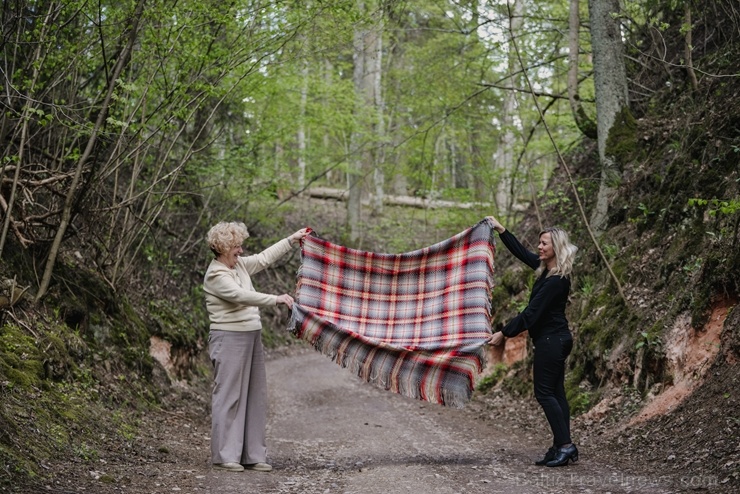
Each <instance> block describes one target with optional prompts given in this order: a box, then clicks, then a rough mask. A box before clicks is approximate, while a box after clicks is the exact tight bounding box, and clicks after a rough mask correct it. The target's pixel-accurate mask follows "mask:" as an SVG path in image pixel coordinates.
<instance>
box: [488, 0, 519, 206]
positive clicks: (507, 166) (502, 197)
mask: <svg viewBox="0 0 740 494" xmlns="http://www.w3.org/2000/svg"><path fill="white" fill-rule="evenodd" d="M523 11H524V0H518V1H516V2H514V9H513V12H512V15H511V18H510V19H509V26H510V30H509V32H510V33H511V36H517V35H518V33H519V31H520V30H521V27H522V13H523ZM508 54H509V55H508V56H509V62H508V71H509V74H514V73H516V71H517V57H516V52H515V50H513V49H510V50H509V51H508ZM511 82H512V83H511V86H512V87H515V86H516V84H514V81H513V80H512V81H511ZM515 111H516V93H515V92H514V91H508V92H506V94H504V102H503V108H502V109H501V135H500V137H499V140H498V147H497V148H496V153H495V155H494V166H495V168H496V171H497V172H498V173H497V175H498V185H497V186H496V196H495V201H494V202H495V204H496V211H497V213H496V214H497V215H499V216H501V217H503V219H504V220H506V218H509V217H510V213H511V206H512V204H513V203H514V198H513V197H512V195H513V194H512V192H513V183H514V177H513V169H514V144H515V139H516V136H515V135H514V113H515Z"/></svg>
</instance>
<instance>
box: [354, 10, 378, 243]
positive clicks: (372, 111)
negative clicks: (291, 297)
mask: <svg viewBox="0 0 740 494" xmlns="http://www.w3.org/2000/svg"><path fill="white" fill-rule="evenodd" d="M357 6H358V10H359V12H360V13H361V14H362V15H363V17H368V18H369V20H368V21H367V22H368V23H369V24H365V23H362V22H360V23H358V24H357V27H355V35H354V54H353V61H354V71H353V74H352V78H353V82H354V88H355V130H354V132H353V133H352V159H351V163H352V165H351V168H350V175H349V200H348V201H347V221H348V222H349V230H350V240H351V241H352V242H357V241H358V240H359V238H360V231H361V229H360V220H361V207H362V194H363V185H364V182H365V180H364V177H365V174H366V173H369V172H370V171H371V170H372V172H373V176H374V179H373V180H374V185H375V194H374V195H375V196H376V197H377V196H378V189H379V188H380V189H381V190H380V195H381V197H380V199H376V200H375V202H374V204H373V207H374V208H376V207H377V205H378V202H380V204H381V205H382V201H383V199H382V195H383V190H382V188H383V183H384V182H385V177H384V174H383V172H382V169H381V167H380V163H379V161H380V160H381V156H382V153H381V152H379V151H378V148H376V147H375V146H374V143H375V142H377V141H378V140H379V139H378V137H379V136H381V134H382V133H383V132H384V130H383V129H384V125H383V123H382V122H383V115H382V113H383V110H382V108H383V105H382V97H381V93H380V85H381V72H380V69H381V61H382V58H381V56H380V55H381V52H382V47H383V44H382V36H383V31H382V28H383V24H382V10H381V9H380V7H379V6H377V5H376V4H375V2H368V3H367V4H366V3H365V2H363V1H362V0H359V1H358V3H357ZM367 14H370V15H367Z"/></svg>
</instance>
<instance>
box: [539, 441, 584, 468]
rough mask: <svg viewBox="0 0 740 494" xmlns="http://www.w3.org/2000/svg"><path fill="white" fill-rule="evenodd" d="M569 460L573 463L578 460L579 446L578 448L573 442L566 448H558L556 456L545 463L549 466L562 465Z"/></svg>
mask: <svg viewBox="0 0 740 494" xmlns="http://www.w3.org/2000/svg"><path fill="white" fill-rule="evenodd" d="M569 461H572V462H573V463H575V462H577V461H578V448H576V445H575V444H571V445H570V446H568V447H566V448H558V452H557V453H556V454H555V458H553V459H552V460H550V461H548V462H547V463H545V465H547V466H548V467H562V466H565V465H567V464H568V462H569Z"/></svg>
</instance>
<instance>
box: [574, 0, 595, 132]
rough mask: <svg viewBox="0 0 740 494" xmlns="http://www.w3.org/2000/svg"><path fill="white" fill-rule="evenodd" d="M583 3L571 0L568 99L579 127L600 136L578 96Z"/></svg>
mask: <svg viewBox="0 0 740 494" xmlns="http://www.w3.org/2000/svg"><path fill="white" fill-rule="evenodd" d="M580 7H581V3H580V0H570V16H569V17H568V101H569V102H570V109H571V112H572V113H573V119H574V120H575V122H576V125H577V126H578V129H579V130H580V131H581V132H582V133H583V135H585V136H586V137H590V138H591V139H596V138H597V137H598V134H597V130H596V124H595V123H594V121H593V120H591V118H589V116H588V115H586V112H585V111H584V109H583V105H581V100H580V99H579V97H578V54H579V52H580V42H579V33H580V30H581V13H580Z"/></svg>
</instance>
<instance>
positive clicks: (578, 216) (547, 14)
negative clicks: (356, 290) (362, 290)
mask: <svg viewBox="0 0 740 494" xmlns="http://www.w3.org/2000/svg"><path fill="white" fill-rule="evenodd" d="M2 13H3V15H2V20H1V22H2V45H1V47H0V57H2V63H1V64H0V71H1V73H2V95H0V101H2V109H3V112H2V114H0V142H1V143H2V145H0V397H1V398H0V492H42V491H44V490H43V488H42V487H41V486H47V487H48V486H52V487H49V488H48V489H46V491H49V492H79V491H77V490H74V489H72V488H71V487H66V488H63V487H53V485H54V482H55V481H56V480H58V479H60V478H65V479H67V478H70V479H71V478H74V475H75V473H74V472H75V471H74V470H64V469H63V468H62V467H60V466H55V462H59V463H60V464H65V465H75V468H79V469H80V471H88V470H95V468H96V467H94V465H95V464H96V463H97V461H98V459H99V458H100V457H101V455H102V451H104V450H105V449H106V448H111V447H116V446H111V444H123V443H127V442H131V441H132V438H134V437H136V435H137V432H136V431H137V427H138V425H137V424H139V425H140V420H141V417H142V416H143V415H146V414H148V413H150V412H151V411H153V410H160V409H166V408H167V407H170V406H174V405H173V404H172V401H173V400H175V398H173V396H180V397H182V396H183V395H184V396H185V397H186V398H185V399H187V397H188V396H190V397H192V396H193V395H196V394H197V393H198V391H197V390H198V389H200V388H199V387H198V384H197V383H200V382H201V381H203V382H207V379H208V376H209V375H210V372H211V369H210V362H209V361H208V356H207V351H206V346H207V340H208V316H207V314H206V307H205V303H204V299H203V297H204V293H203V288H202V283H203V276H204V274H205V271H206V268H207V266H208V264H209V262H210V260H211V259H212V257H213V255H212V253H211V252H210V250H209V248H208V245H207V243H206V242H205V235H206V232H207V231H208V229H209V228H210V227H211V226H212V225H213V224H215V223H216V222H218V221H223V220H226V221H243V222H244V223H245V224H246V225H247V227H248V228H249V231H250V233H251V237H250V238H249V239H248V241H247V244H246V247H245V251H251V252H258V251H260V250H262V249H263V248H265V247H267V246H269V245H272V244H273V243H275V242H276V241H277V240H279V239H281V238H284V237H285V236H287V235H288V234H290V233H292V232H293V231H295V230H297V229H299V228H302V227H305V226H310V227H311V228H312V229H313V230H314V231H315V232H317V233H318V234H319V235H320V236H322V237H324V238H327V239H329V240H331V241H333V242H336V243H338V244H341V245H345V246H348V247H353V248H357V249H363V250H367V251H373V252H394V253H399V252H407V251H411V250H414V249H419V248H421V247H425V246H428V245H431V244H433V243H435V242H438V241H440V240H443V239H446V238H449V237H450V236H452V235H454V234H456V233H458V232H460V231H462V230H464V229H465V228H467V227H469V226H471V225H473V224H475V223H476V222H478V221H479V220H481V219H482V218H484V217H485V216H489V215H494V216H495V217H496V218H498V219H499V220H500V221H501V222H502V223H503V224H505V225H507V227H509V228H510V229H511V230H512V231H514V232H516V233H517V235H518V236H519V237H520V238H522V239H527V240H529V244H530V245H529V246H530V247H531V248H532V249H535V247H536V243H535V240H536V238H537V234H538V232H539V231H541V230H542V229H543V228H544V227H546V226H549V225H558V226H561V227H562V228H564V229H566V230H567V231H568V232H570V234H571V239H572V240H573V242H574V243H575V244H576V245H578V247H579V251H578V257H577V261H576V265H575V267H574V273H573V279H572V291H571V296H570V299H569V304H568V309H567V314H568V319H569V321H570V324H571V330H572V332H573V334H574V340H575V347H574V349H573V353H572V354H571V356H570V358H569V360H568V364H567V374H566V391H567V393H568V399H569V402H570V405H571V411H572V413H573V415H574V417H576V418H577V417H581V418H580V420H582V422H583V423H584V424H597V425H598V426H599V427H601V428H603V430H604V431H606V432H603V434H604V435H605V436H604V437H607V435H608V434H612V435H610V436H608V437H610V438H612V439H610V440H609V441H606V440H605V441H604V445H603V448H602V450H603V451H604V452H605V453H604V454H607V453H610V454H614V455H620V454H621V453H620V451H623V450H624V449H625V448H627V449H628V450H629V455H627V456H625V457H620V461H624V463H625V464H630V463H632V464H633V465H632V466H631V467H625V468H636V469H640V468H644V469H655V470H660V469H665V470H666V471H674V472H675V471H689V472H693V473H696V475H703V476H705V477H706V478H712V479H715V481H714V482H713V486H714V489H711V490H712V491H713V492H721V491H724V490H725V489H726V492H734V488H736V487H737V485H739V482H740V450H739V449H738V441H739V440H740V436H739V435H738V424H740V414H739V412H738V410H740V406H739V404H740V394H738V384H739V383H738V375H739V374H738V368H737V365H738V362H739V361H740V336H738V334H737V333H738V332H737V328H738V326H740V314H738V311H737V310H735V308H736V305H737V303H738V299H739V298H740V281H739V280H740V246H739V243H740V190H739V189H740V63H738V60H740V5H738V3H737V2H736V1H735V0H706V1H697V0H621V1H620V0H588V1H579V0H544V1H539V2H534V1H531V0H490V1H485V0H302V1H297V0H282V1H281V0H229V1H227V2H215V1H211V0H179V1H174V0H118V1H109V0H98V1H95V2H93V1H90V0H65V1H62V2H59V1H56V0H9V1H5V2H3V6H2ZM300 262H301V260H300V256H299V255H298V254H297V252H296V253H294V255H291V256H287V257H286V258H285V259H284V260H283V261H281V262H280V264H279V265H278V266H277V268H276V269H273V270H271V271H270V272H269V273H266V274H264V275H262V277H261V278H259V284H260V289H261V290H262V291H264V292H266V293H291V292H292V291H293V290H294V289H295V274H296V271H297V269H298V267H299V265H300ZM495 272H496V282H495V288H494V290H493V292H492V300H493V308H494V314H493V320H494V324H493V326H494V328H493V329H494V330H495V329H496V328H500V327H501V326H503V324H504V322H506V321H507V320H509V319H511V318H512V317H513V316H514V315H516V314H517V312H519V311H520V310H521V309H522V308H523V307H524V306H526V303H527V300H528V297H529V291H530V289H531V287H532V283H533V282H534V277H533V275H532V274H531V273H530V272H525V271H524V270H522V269H520V266H517V265H516V263H515V261H514V260H512V256H509V255H508V253H507V252H505V249H504V248H502V246H499V248H498V249H497V255H496V268H495ZM288 317H289V315H288V314H287V312H286V310H285V309H276V310H273V311H269V310H268V311H264V312H263V315H262V319H263V324H264V326H265V329H264V331H263V341H264V342H265V345H266V346H267V347H268V348H270V349H274V350H275V351H281V349H285V348H290V347H295V346H300V342H298V341H296V340H294V339H293V338H292V337H291V336H290V335H289V334H288V333H287V332H286V331H285V325H286V323H285V321H286V320H287V319H288ZM489 353H490V354H489V365H488V367H487V369H486V373H485V375H483V376H481V380H480V382H479V385H478V388H477V394H479V395H482V396H485V395H487V394H490V393H494V392H496V393H504V394H505V395H507V396H508V397H509V399H511V400H515V401H516V400H533V398H532V391H531V388H532V385H531V373H530V369H531V342H528V340H527V339H526V335H523V336H522V337H520V338H517V339H515V340H512V341H509V342H507V346H506V347H505V348H504V349H491V350H490V352H489ZM189 386H192V388H189ZM184 389H185V390H187V391H183V390H184ZM206 393H207V391H206ZM206 397H207V394H206ZM206 401H207V400H206ZM708 415H709V416H711V417H712V420H711V421H709V422H711V423H709V422H708V421H707V416H708ZM697 431H698V432H697ZM607 432H608V434H607ZM594 434H596V433H594ZM599 434H601V432H599ZM614 438H617V439H614ZM687 443H689V444H687ZM627 446H628V447H627ZM666 458H670V459H669V460H667V459H666ZM635 459H638V460H637V461H636V462H635ZM640 459H647V460H645V461H641V460H640ZM615 461H617V460H615ZM65 468H67V467H65ZM94 480H96V481H97V480H99V479H94ZM116 482H119V483H120V482H121V481H120V480H118V481H117V480H116V479H112V480H111V482H110V483H112V484H115V483H116ZM85 485H88V484H85ZM90 485H92V486H90ZM90 485H88V488H87V492H108V491H106V490H105V489H103V488H102V487H100V485H101V484H99V483H98V484H90ZM106 485H108V484H106ZM95 486H98V487H95ZM106 488H111V487H110V486H108V487H106ZM55 489H56V490H55ZM64 489H67V490H64ZM96 489H97V490H96ZM44 492H45V491H44ZM110 492H114V491H113V490H111V491H110ZM129 492H131V491H129ZM136 492H138V491H136ZM141 492H146V491H144V490H142V491H141ZM152 492H153V491H152ZM368 492H369V491H368ZM445 492H446V491H445ZM533 492H534V491H533Z"/></svg>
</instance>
